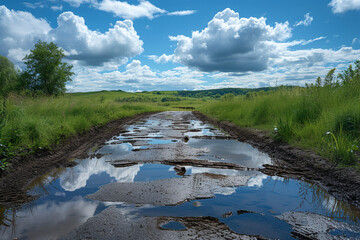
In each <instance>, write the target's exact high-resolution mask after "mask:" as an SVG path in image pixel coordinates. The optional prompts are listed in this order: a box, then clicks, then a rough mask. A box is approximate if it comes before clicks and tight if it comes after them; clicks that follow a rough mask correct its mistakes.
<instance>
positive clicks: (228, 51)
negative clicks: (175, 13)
mask: <svg viewBox="0 0 360 240" xmlns="http://www.w3.org/2000/svg"><path fill="white" fill-rule="evenodd" d="M289 37H291V28H290V27H289V23H288V22H285V23H276V24H275V27H271V26H269V25H267V24H266V19H265V18H253V17H251V18H239V14H238V13H236V12H234V11H233V10H231V9H228V8H227V9H225V10H224V11H222V12H219V13H217V14H216V15H215V17H214V18H213V19H212V20H211V21H210V22H209V23H208V26H207V28H205V29H204V30H202V31H201V32H199V31H194V32H193V33H192V36H191V37H186V36H183V35H179V36H176V37H170V39H171V40H173V41H177V42H178V43H177V48H176V49H175V52H174V55H172V56H170V57H169V56H166V55H163V56H161V57H160V58H161V59H163V60H172V61H176V62H179V63H182V64H184V65H186V66H189V67H195V68H197V69H199V70H201V71H205V72H212V71H221V72H247V71H253V72H257V71H262V70H265V69H266V68H267V67H268V61H269V58H270V57H271V56H272V55H273V54H274V43H275V42H278V41H283V40H286V39H288V38H289ZM161 59H159V60H158V61H161Z"/></svg>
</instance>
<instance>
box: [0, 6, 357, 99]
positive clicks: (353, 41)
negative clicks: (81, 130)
mask: <svg viewBox="0 0 360 240" xmlns="http://www.w3.org/2000/svg"><path fill="white" fill-rule="evenodd" d="M359 23H360V0H316V1H314V0H302V1H289V0H176V1H171V0H129V1H120V0H47V1H44V0H24V1H22V0H16V1H15V0H0V55H3V56H6V57H8V58H9V59H10V60H11V61H12V62H14V64H15V65H16V66H17V67H18V68H20V69H24V68H25V65H24V63H23V60H22V59H23V58H24V57H25V56H26V54H29V53H30V50H31V49H33V48H34V45H35V43H36V42H37V41H39V40H42V41H46V42H54V43H56V44H57V45H58V46H59V47H61V48H62V49H63V50H64V52H65V54H66V57H65V58H64V61H66V62H67V63H69V64H72V65H73V72H74V73H75V75H74V76H73V77H72V82H70V83H68V84H67V89H68V91H69V92H87V91H100V90H123V91H129V92H138V91H153V90H202V89H216V88H229V87H240V88H257V87H267V86H279V85H301V86H303V85H305V83H314V82H315V79H316V78H317V77H318V76H321V77H323V76H325V75H326V73H327V72H328V71H329V70H330V69H331V68H336V69H337V72H340V71H342V70H344V69H345V68H346V67H347V66H348V65H349V64H350V63H352V62H354V61H355V60H360V27H359Z"/></svg>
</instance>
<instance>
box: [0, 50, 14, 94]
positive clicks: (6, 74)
mask: <svg viewBox="0 0 360 240" xmlns="http://www.w3.org/2000/svg"><path fill="white" fill-rule="evenodd" d="M17 77H18V73H17V71H16V69H15V66H14V64H13V63H12V62H11V61H10V60H9V59H8V58H7V57H4V56H1V55H0V95H1V96H2V97H6V96H7V95H8V94H9V92H11V91H12V90H13V89H14V87H15V85H16V82H17Z"/></svg>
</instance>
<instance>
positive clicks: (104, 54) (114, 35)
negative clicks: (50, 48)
mask: <svg viewBox="0 0 360 240" xmlns="http://www.w3.org/2000/svg"><path fill="white" fill-rule="evenodd" d="M57 23H58V26H57V27H56V28H51V26H50V25H49V24H48V22H47V21H45V20H44V19H37V18H35V17H34V16H33V15H32V14H31V13H28V12H22V11H14V10H9V9H7V8H6V7H5V6H0V32H1V35H0V54H1V55H4V56H7V57H9V58H10V59H11V60H12V61H15V62H17V63H19V62H20V61H21V59H22V58H23V57H24V56H25V55H26V53H27V52H28V51H29V50H30V49H32V48H33V46H34V44H35V43H36V41H38V40H43V41H48V42H50V41H52V42H55V43H57V44H58V46H59V47H62V48H63V49H64V50H65V51H66V53H67V58H68V59H70V60H77V61H78V62H79V63H82V64H85V65H92V66H100V65H103V64H104V63H108V62H114V61H117V62H122V61H123V60H124V59H127V58H131V57H134V56H136V55H138V54H140V53H142V51H143V48H142V45H143V42H142V41H141V40H140V37H139V36H138V35H137V32H136V31H135V29H134V27H133V23H132V21H131V20H124V21H117V22H116V23H115V25H114V26H113V27H112V28H110V29H109V30H108V31H106V32H105V33H101V32H98V31H93V30H90V29H89V28H88V27H87V25H86V24H85V19H84V18H82V17H79V16H77V15H75V14H74V13H72V12H64V13H62V14H61V15H60V16H59V17H58V19H57Z"/></svg>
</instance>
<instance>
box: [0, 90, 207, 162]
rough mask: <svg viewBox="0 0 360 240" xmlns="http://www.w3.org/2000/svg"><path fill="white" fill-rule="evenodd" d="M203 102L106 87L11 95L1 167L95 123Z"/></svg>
mask: <svg viewBox="0 0 360 240" xmlns="http://www.w3.org/2000/svg"><path fill="white" fill-rule="evenodd" d="M119 99H121V101H119ZM149 99H151V100H150V101H149ZM202 102H203V101H202V100H196V99H191V98H183V97H180V98H179V97H175V95H174V93H173V92H161V94H153V93H126V92H122V91H109V92H108V91H103V92H92V93H73V94H65V95H64V96H59V97H45V96H43V97H35V98H32V97H26V96H21V95H12V96H10V97H9V98H8V101H7V109H6V115H5V117H4V119H3V120H2V122H1V125H0V129H1V133H0V144H1V145H0V155H1V156H2V160H1V164H0V167H1V169H5V168H6V166H7V165H8V164H9V161H10V159H11V158H12V157H13V156H14V155H15V154H18V153H19V152H22V151H23V150H24V149H28V150H30V151H34V150H37V149H39V148H51V147H52V146H54V145H55V144H57V143H59V142H60V141H62V140H64V139H66V138H67V137H69V136H71V135H74V134H78V133H83V132H86V131H88V130H89V129H90V128H91V127H92V126H101V125H104V124H106V123H107V122H109V121H111V120H114V119H119V118H124V117H128V116H133V115H136V114H140V113H144V112H153V111H164V110H176V108H174V107H190V106H192V107H194V106H196V105H197V104H198V103H202Z"/></svg>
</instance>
